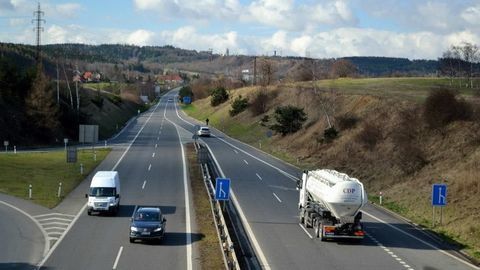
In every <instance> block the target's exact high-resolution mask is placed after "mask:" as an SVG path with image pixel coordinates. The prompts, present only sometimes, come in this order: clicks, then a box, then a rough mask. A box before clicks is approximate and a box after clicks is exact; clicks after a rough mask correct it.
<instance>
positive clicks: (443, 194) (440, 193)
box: [432, 184, 447, 206]
mask: <svg viewBox="0 0 480 270" xmlns="http://www.w3.org/2000/svg"><path fill="white" fill-rule="evenodd" d="M432 205H433V206H445V205H447V185H446V184H433V186H432Z"/></svg>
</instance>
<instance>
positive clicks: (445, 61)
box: [438, 42, 480, 88]
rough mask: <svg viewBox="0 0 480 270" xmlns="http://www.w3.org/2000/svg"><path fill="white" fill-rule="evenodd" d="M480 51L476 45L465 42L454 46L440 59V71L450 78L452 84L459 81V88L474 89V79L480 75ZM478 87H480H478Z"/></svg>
mask: <svg viewBox="0 0 480 270" xmlns="http://www.w3.org/2000/svg"><path fill="white" fill-rule="evenodd" d="M479 61H480V51H479V47H478V46H477V45H476V44H472V43H468V42H464V43H462V44H460V45H452V46H450V48H449V49H447V50H446V51H445V52H444V53H443V55H442V57H440V58H439V59H438V62H439V71H440V72H441V74H442V75H444V76H448V77H449V78H450V84H453V82H454V79H455V78H456V79H458V80H457V81H458V84H459V87H463V85H466V86H468V87H470V88H474V86H475V85H474V78H475V77H478V76H479V75H480V63H479ZM477 86H478V85H477Z"/></svg>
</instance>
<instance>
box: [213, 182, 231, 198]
mask: <svg viewBox="0 0 480 270" xmlns="http://www.w3.org/2000/svg"><path fill="white" fill-rule="evenodd" d="M229 197H230V179H228V178H217V179H216V181H215V200H220V201H226V200H229Z"/></svg>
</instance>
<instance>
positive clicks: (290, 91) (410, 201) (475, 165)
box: [202, 80, 480, 258]
mask: <svg viewBox="0 0 480 270" xmlns="http://www.w3.org/2000/svg"><path fill="white" fill-rule="evenodd" d="M374 82H375V83H378V80H377V81H374ZM409 82H410V85H409V88H408V95H410V96H412V97H415V96H416V95H417V94H416V93H414V90H415V89H414V83H415V80H411V81H409ZM421 84H422V85H421V89H422V90H421V93H422V94H421V95H422V96H426V94H427V93H428V91H426V90H425V89H427V82H426V81H425V80H422V81H421ZM320 85H324V86H325V85H328V83H320ZM352 85H356V82H352ZM358 85H360V83H358ZM310 86H311V83H301V84H285V85H278V86H270V87H268V88H267V91H268V92H269V93H274V94H275V95H277V96H276V97H275V98H273V99H272V100H270V101H269V103H268V106H267V112H266V114H270V115H271V114H272V112H273V110H274V108H275V107H277V106H280V105H281V106H285V105H293V106H297V107H302V108H305V111H306V112H307V114H308V120H307V122H306V123H307V124H306V127H304V128H303V129H301V130H300V131H298V132H297V133H296V134H293V135H288V136H285V137H281V136H273V137H272V138H266V137H265V138H264V139H262V150H265V151H268V152H270V153H273V154H275V155H277V156H278V157H280V158H283V159H285V160H287V161H289V162H293V163H295V161H296V160H297V158H298V159H299V161H300V164H298V165H299V166H301V167H303V168H333V169H337V170H340V171H343V172H346V173H348V174H351V175H353V176H354V177H357V178H359V179H360V180H361V181H362V182H364V183H365V184H366V187H367V191H368V192H369V194H378V192H379V191H382V192H383V193H384V194H385V195H386V197H387V200H388V201H390V202H394V203H395V204H396V205H398V209H399V210H400V211H401V213H402V214H403V215H405V216H406V217H408V218H410V219H412V220H413V221H415V222H417V223H420V224H423V225H426V226H429V225H430V222H431V214H432V213H431V211H432V208H431V204H430V194H431V185H432V184H433V183H447V184H448V188H449V190H448V206H447V207H446V208H445V209H444V223H443V225H441V226H439V227H438V228H437V229H438V231H440V232H444V233H446V234H448V235H449V236H450V237H452V238H453V239H455V240H456V241H458V242H461V243H464V244H465V245H466V246H467V247H466V249H467V250H468V251H470V253H471V254H475V252H477V256H478V257H479V258H480V233H479V231H480V229H479V227H480V222H479V221H478V220H480V219H478V217H479V215H480V196H478V195H477V194H479V193H480V177H479V173H478V172H477V170H478V169H479V168H480V167H479V165H480V105H479V104H480V101H478V100H476V99H474V98H471V99H469V102H471V103H473V109H474V112H475V113H474V117H473V118H474V119H476V120H472V121H455V122H452V123H450V124H448V125H447V126H446V127H444V128H443V129H442V131H441V132H439V131H438V130H431V129H428V128H427V125H426V124H425V122H424V120H423V118H422V104H423V101H421V100H420V101H419V99H417V98H405V97H404V95H403V94H401V93H400V92H399V91H400V89H399V88H398V86H394V87H396V88H395V90H394V91H393V92H391V93H389V89H388V88H386V87H388V85H387V86H384V85H383V84H382V88H381V89H380V88H379V89H378V90H377V89H373V90H368V91H365V92H366V93H368V94H361V93H360V91H357V90H354V89H353V87H352V86H351V85H348V88H347V89H346V90H345V91H343V90H342V89H343V88H342V86H339V85H336V86H335V88H333V87H332V88H330V89H329V88H328V87H325V88H319V89H318V92H317V94H315V92H314V90H313V89H312V88H309V87H310ZM361 87H363V88H362V89H367V88H368V81H367V82H363V81H362V82H361ZM331 89H334V90H333V91H332V90H331ZM252 91H255V89H254V88H248V89H240V90H235V91H234V92H235V95H238V94H242V96H247V95H248V93H252ZM378 91H381V94H375V93H377V92H378ZM399 93H400V94H399ZM320 101H328V102H330V103H332V104H331V105H330V106H329V108H328V109H329V113H330V115H331V116H332V118H333V119H335V118H337V117H339V116H342V115H345V114H347V113H348V114H353V115H355V116H357V117H358V119H359V120H358V122H357V124H356V125H355V126H354V127H352V128H350V129H348V130H340V134H339V137H338V138H337V139H335V140H333V141H332V142H329V143H322V142H321V140H319V138H320V137H322V136H323V131H324V130H325V128H327V127H328V125H327V122H326V117H325V113H324V111H323V110H322V108H321V106H320V103H319V102H320ZM202 109H205V110H208V108H207V107H206V108H202ZM222 110H223V109H221V108H218V109H217V111H216V112H212V113H213V114H214V115H216V116H217V117H220V116H219V115H220V114H222V112H221V111H222ZM264 115H265V114H264ZM476 116H478V117H476ZM261 117H263V115H259V116H256V117H252V115H251V113H250V112H244V113H241V114H239V115H238V116H236V117H235V118H234V119H230V121H232V123H231V124H232V125H244V124H245V123H255V122H259V120H260V119H261ZM365 123H374V124H375V125H376V126H378V127H379V128H380V129H381V134H382V136H381V137H380V138H378V141H377V142H376V144H375V147H373V148H371V149H369V150H367V149H365V147H364V146H363V145H362V144H361V143H359V142H358V141H356V139H355V138H356V136H357V134H358V133H359V132H361V130H362V127H363V126H364V125H365ZM334 124H335V123H334ZM250 130H253V129H252V128H251V129H248V130H245V132H244V133H243V134H238V136H237V137H238V138H240V139H242V140H244V141H246V142H249V143H251V144H253V145H255V146H257V147H258V143H257V142H258V138H257V139H256V140H250V139H249V138H248V136H247V134H249V132H250ZM231 135H237V134H231ZM475 218H477V219H475Z"/></svg>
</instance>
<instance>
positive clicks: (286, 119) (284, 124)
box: [270, 105, 307, 136]
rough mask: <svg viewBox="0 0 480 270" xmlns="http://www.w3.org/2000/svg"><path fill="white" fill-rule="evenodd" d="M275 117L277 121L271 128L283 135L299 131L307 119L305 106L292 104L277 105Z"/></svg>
mask: <svg viewBox="0 0 480 270" xmlns="http://www.w3.org/2000/svg"><path fill="white" fill-rule="evenodd" d="M274 117H275V120H276V122H277V123H275V124H273V125H272V126H271V127H270V128H271V129H272V130H274V131H276V132H278V133H280V134H282V135H283V136H285V135H286V134H289V133H295V132H297V131H298V130H299V129H301V128H302V125H303V123H304V122H305V121H306V120H307V115H306V113H305V112H304V111H303V108H298V107H295V106H291V105H288V106H280V107H277V108H276V109H275V114H274Z"/></svg>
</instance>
